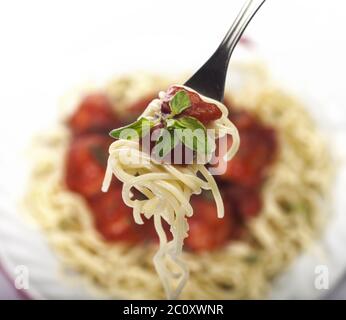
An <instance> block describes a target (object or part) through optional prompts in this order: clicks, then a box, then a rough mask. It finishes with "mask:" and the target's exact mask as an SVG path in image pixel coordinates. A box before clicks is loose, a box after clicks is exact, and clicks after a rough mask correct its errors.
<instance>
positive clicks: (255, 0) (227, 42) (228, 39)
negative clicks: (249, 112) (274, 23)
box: [185, 0, 265, 101]
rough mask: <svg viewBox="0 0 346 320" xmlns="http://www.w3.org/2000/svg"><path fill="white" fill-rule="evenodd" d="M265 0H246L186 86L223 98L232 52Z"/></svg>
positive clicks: (219, 99) (218, 98)
mask: <svg viewBox="0 0 346 320" xmlns="http://www.w3.org/2000/svg"><path fill="white" fill-rule="evenodd" d="M264 2H265V0H247V1H246V3H245V4H244V6H243V7H242V9H241V10H240V12H239V14H238V16H237V18H236V19H235V21H234V23H233V24H232V26H231V28H230V29H229V31H228V32H227V34H226V36H225V37H224V39H223V40H222V42H221V44H220V45H219V47H218V48H217V50H216V51H215V52H214V54H213V55H212V56H211V57H210V58H209V59H208V61H207V62H206V63H205V64H204V65H203V66H202V67H201V68H200V69H199V70H198V71H197V72H196V73H195V74H194V75H193V76H192V77H191V78H190V79H189V80H188V81H187V82H186V83H185V85H186V86H188V87H190V88H193V89H195V90H196V91H198V92H200V93H202V94H204V95H206V96H208V97H210V98H213V99H216V100H218V101H222V100H223V96H224V89H225V81H226V75H227V68H228V63H229V60H230V58H231V55H232V52H233V50H234V48H235V46H236V45H237V43H238V41H239V39H240V37H241V36H242V34H243V32H244V30H245V28H246V27H247V25H248V24H249V22H250V21H251V19H252V18H253V16H254V15H255V14H256V12H257V11H258V10H259V9H260V7H261V6H262V4H263V3H264ZM206 83H208V86H206V85H205V84H206Z"/></svg>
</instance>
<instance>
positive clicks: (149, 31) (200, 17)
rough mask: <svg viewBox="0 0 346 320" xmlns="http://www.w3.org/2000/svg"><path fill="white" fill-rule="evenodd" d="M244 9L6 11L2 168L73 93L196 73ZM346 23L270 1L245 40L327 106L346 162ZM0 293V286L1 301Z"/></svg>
mask: <svg viewBox="0 0 346 320" xmlns="http://www.w3.org/2000/svg"><path fill="white" fill-rule="evenodd" d="M243 2H244V1H242V0H239V1H238V0H223V1H221V0H213V1H211V0H205V1H203V0H199V1H197V0H190V1H186V0H185V1H182V0H175V1H168V0H157V1H154V0H146V1H143V0H142V1H141V0H138V1H135V0H127V1H115V0H113V1H103V0H93V1H87V0H84V1H76V0H75V1H71V0H70V1H62V0H60V1H37V0H31V1H16V0H14V1H13V0H12V1H1V2H0V110H1V112H2V113H1V116H0V126H1V127H0V133H1V135H3V136H6V137H8V139H1V140H0V141H1V143H2V144H5V145H1V148H0V163H2V164H3V165H7V166H8V169H9V170H14V168H11V164H10V163H8V161H6V159H7V156H8V153H10V152H11V146H12V144H13V141H14V140H15V141H16V142H17V143H18V144H22V145H23V146H25V145H26V144H27V143H28V141H29V139H30V135H26V132H32V131H33V130H36V131H39V130H41V129H43V128H45V127H47V126H49V123H50V121H52V119H54V116H55V114H56V101H57V99H58V97H59V96H60V95H61V94H63V93H64V92H65V91H66V90H68V89H69V88H71V87H73V86H74V85H77V84H79V83H81V82H86V81H88V80H91V81H93V80H95V79H99V78H103V77H104V76H107V75H109V76H110V75H112V74H116V73H119V72H128V71H131V70H141V69H145V70H151V71H154V72H181V71H186V70H196V69H197V68H198V67H199V66H200V65H201V64H202V63H203V62H204V61H205V60H206V59H207V58H208V56H209V55H210V54H211V53H212V52H213V50H214V49H215V48H216V46H217V45H218V43H219V42H220V40H221V39H222V37H223V35H224V34H225V33H226V31H227V29H228V28H229V26H230V25H231V23H232V21H233V19H234V17H235V15H236V13H237V11H238V10H239V8H240V6H241V4H242V3H243ZM345 21H346V2H345V1H342V0H330V1H326V0H267V2H266V3H265V5H264V6H263V8H262V9H261V11H260V14H259V15H258V16H257V17H256V18H255V19H254V20H253V22H252V23H251V24H250V26H249V28H248V30H247V31H246V35H247V36H248V37H250V38H251V39H252V40H253V41H254V42H255V43H256V44H257V50H258V54H259V56H261V57H262V59H264V60H266V61H267V62H268V64H269V65H270V67H271V68H272V70H273V71H274V74H275V76H276V78H277V79H278V81H280V82H282V83H283V84H285V85H286V86H287V87H289V88H290V90H292V91H295V92H296V93H298V94H301V95H304V96H307V97H312V98H313V99H314V100H316V101H318V103H319V104H321V105H328V108H324V109H323V111H322V117H324V118H325V119H326V121H325V123H326V126H329V127H332V128H333V130H334V132H335V137H336V139H337V145H338V146H339V149H340V150H341V153H342V152H343V155H344V156H345V150H346V148H345V135H344V133H343V130H344V128H346V118H345V116H344V115H345V112H342V110H345V103H344V101H346V84H345V79H344V75H345V74H346V64H345V61H344V60H345V57H346V44H345V31H346V22H345ZM237 54H239V52H238V51H236V52H235V55H237ZM43 104H44V105H46V106H47V107H46V108H45V109H44V110H43V109H42V108H41V106H42V105H43ZM327 129H328V128H327ZM329 129H330V128H329ZM342 150H344V151H342ZM0 178H1V177H0ZM0 223H1V222H0ZM0 245H1V244H0ZM3 287H4V286H3V284H2V280H1V278H0V297H1V290H3V289H2V288H3ZM6 294H9V293H6Z"/></svg>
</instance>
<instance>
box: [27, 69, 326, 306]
mask: <svg viewBox="0 0 346 320" xmlns="http://www.w3.org/2000/svg"><path fill="white" fill-rule="evenodd" d="M237 68H238V69H239V70H240V71H239V72H240V73H241V74H243V75H245V74H246V75H247V78H246V81H245V85H244V86H243V87H241V88H237V90H234V91H232V92H231V93H230V94H228V98H229V99H231V100H232V101H233V102H234V104H236V105H239V106H241V107H243V108H246V109H248V110H250V111H251V112H253V113H254V114H256V115H257V116H258V117H259V118H260V119H261V120H262V121H263V122H264V123H267V124H269V125H271V126H272V127H273V128H275V129H276V130H277V133H278V139H279V143H280V149H279V154H278V157H277V160H276V162H275V163H274V164H273V165H272V167H271V168H270V170H269V172H268V177H267V179H266V181H265V183H264V186H263V189H262V198H263V207H262V209H261V214H260V215H258V217H256V218H254V219H253V220H251V221H249V223H248V224H247V226H246V228H247V230H248V233H247V236H246V237H245V238H242V239H239V240H234V241H232V242H230V243H229V244H228V245H226V246H225V247H223V248H221V249H218V250H214V251H210V252H203V253H193V252H189V251H182V257H181V258H180V257H179V255H175V254H174V255H171V257H173V258H176V257H178V258H176V260H175V261H174V262H175V265H172V264H171V262H172V261H170V262H169V263H170V264H169V265H168V267H169V268H170V269H169V270H171V273H167V274H169V277H167V278H166V276H162V274H164V273H166V271H164V270H163V269H161V270H158V271H159V274H161V280H163V282H164V287H165V289H166V292H171V297H176V296H177V294H178V293H179V292H180V290H181V289H182V286H183V284H184V282H185V280H186V276H187V270H190V275H189V281H188V282H187V283H186V286H185V287H184V288H183V289H182V291H181V295H180V298H182V299H234V298H237V299H241V298H262V297H265V295H266V294H267V292H268V290H269V288H270V283H271V281H272V279H273V277H274V276H276V275H277V274H279V273H280V272H282V271H283V270H284V269H285V268H286V267H287V266H288V265H289V263H290V262H291V261H292V260H293V259H294V258H295V257H296V256H297V255H298V254H299V253H300V252H301V251H302V250H305V249H307V248H308V247H309V246H310V245H311V243H312V242H313V240H314V239H315V238H316V236H318V234H319V232H320V231H321V227H322V222H323V221H324V218H325V215H324V212H325V210H324V208H323V204H324V203H325V198H326V195H327V191H328V186H329V182H330V176H331V160H330V156H329V153H328V149H327V147H326V144H325V143H324V142H323V138H322V137H321V136H320V134H319V133H318V131H317V129H316V128H315V126H314V124H313V121H312V120H311V119H310V117H309V115H308V114H307V112H306V111H305V110H304V107H303V106H302V105H301V104H300V103H299V102H298V101H297V100H296V99H295V98H292V97H291V96H289V95H287V94H286V93H284V92H283V91H282V90H280V89H279V88H277V87H276V86H275V85H273V83H272V82H271V81H270V78H269V77H267V76H266V75H264V73H263V72H259V71H258V70H257V69H256V68H254V67H249V66H243V65H241V66H238V67H237ZM151 79H152V78H151V77H150V76H143V77H141V78H140V82H141V85H140V86H137V85H136V81H135V78H132V77H131V76H128V77H125V78H120V79H117V80H115V81H112V82H111V83H110V84H109V85H108V87H107V90H108V91H107V92H108V94H109V96H110V98H111V99H112V101H119V100H121V101H122V102H123V105H121V107H122V108H123V107H124V106H125V105H126V99H127V98H126V97H130V96H131V94H130V93H129V91H128V90H129V88H131V90H134V91H135V92H136V95H139V92H138V91H139V90H138V89H137V88H140V87H145V86H144V85H143V82H144V83H145V84H146V85H147V86H149V87H150V90H149V91H152V92H155V91H156V92H157V91H159V90H160V89H162V88H164V87H165V86H166V84H167V80H163V81H162V82H160V81H152V80H151ZM247 84H248V85H247ZM146 90H148V89H147V87H146ZM124 92H127V93H126V95H124ZM120 97H121V98H120ZM123 112H124V110H123ZM69 140H70V132H69V130H68V129H67V128H66V127H64V126H63V125H62V126H61V127H59V128H58V129H57V131H56V132H54V133H52V134H50V135H46V136H44V137H42V136H41V137H40V138H38V139H37V142H36V145H35V146H34V150H35V151H36V152H35V155H36V156H37V158H36V159H35V162H34V170H33V174H32V178H31V180H30V185H29V191H28V195H27V197H26V205H27V207H28V209H29V211H30V214H31V216H32V217H34V219H35V221H36V222H37V223H38V224H39V225H40V226H41V227H42V229H43V231H44V232H45V234H46V235H47V238H48V240H49V242H50V244H51V245H52V247H53V248H54V249H55V251H56V252H57V253H58V256H59V257H60V258H61V259H62V262H63V263H62V266H63V269H64V270H66V269H73V270H76V271H78V272H79V274H81V275H82V276H83V277H84V279H86V280H87V282H88V283H89V284H91V287H92V288H94V289H97V290H98V293H100V294H102V295H104V296H107V297H113V298H134V299H140V298H146V299H155V298H156V299H157V298H164V297H165V291H164V290H163V288H162V286H161V282H160V279H159V277H157V274H156V272H155V269H154V267H153V264H152V259H153V257H154V256H155V252H156V250H157V245H155V244H143V245H136V246H130V245H125V244H121V243H107V242H106V241H104V239H103V238H102V237H101V236H100V235H99V233H98V232H97V231H96V230H95V228H94V225H93V221H92V217H91V214H90V209H89V207H88V206H87V204H86V202H85V200H84V199H83V198H82V197H81V196H80V195H79V194H77V193H74V192H72V191H70V190H68V188H67V187H66V185H65V183H64V179H63V176H64V170H65V168H64V157H65V154H66V150H67V146H68V143H69ZM121 148H122V150H123V149H124V148H125V149H126V150H128V151H129V152H130V153H131V154H132V153H138V152H140V150H139V148H138V142H135V141H128V142H125V141H123V140H118V141H116V142H114V143H113V145H112V146H111V148H110V153H111V156H110V159H111V160H110V167H109V168H110V169H111V171H108V175H107V177H108V178H107V179H109V178H110V175H111V174H112V170H114V173H115V174H116V176H117V177H118V178H119V179H120V180H122V181H123V182H124V190H123V195H124V200H125V202H126V204H127V205H129V206H131V207H133V208H134V217H135V219H136V221H137V222H138V223H141V222H142V217H141V215H140V213H143V214H144V216H145V217H146V218H148V217H149V216H151V215H154V219H156V221H155V223H156V229H157V230H158V231H159V234H160V240H161V249H160V250H159V252H158V253H157V254H156V257H159V256H160V255H161V254H163V252H165V253H167V252H168V253H172V252H173V251H174V250H175V253H180V250H181V246H182V243H181V241H182V240H181V239H183V237H184V234H185V233H186V232H187V231H188V229H187V222H186V220H185V216H187V217H188V216H189V215H191V214H192V210H191V206H190V205H189V197H190V196H191V194H195V193H199V192H200V191H201V189H208V188H209V189H210V188H211V189H212V190H213V191H214V194H215V196H216V199H219V200H217V203H219V215H220V217H221V216H222V209H221V208H220V207H221V206H222V202H221V200H220V196H219V194H218V193H217V188H214V187H210V183H212V181H213V180H212V177H211V176H210V175H209V174H208V172H207V170H205V168H204V166H203V165H194V166H188V167H186V168H184V169H179V170H177V169H176V168H175V167H174V166H171V165H166V166H162V165H161V164H160V165H157V164H155V163H154V162H153V161H152V160H151V159H150V158H146V161H147V162H146V165H147V166H146V168H145V169H144V168H143V167H140V168H136V170H134V171H133V170H128V167H127V165H125V166H121V163H120V162H119V163H117V165H114V163H111V162H112V161H114V159H118V158H117V152H118V150H120V149H121ZM132 156H133V154H132V155H131V157H132ZM141 156H144V157H145V155H143V154H141ZM112 159H113V160H112ZM123 160H124V159H123ZM127 160H129V159H127ZM127 160H126V159H125V163H126V164H128V163H129V162H127ZM119 164H120V165H119ZM197 171H200V172H201V173H202V174H203V175H204V177H205V179H203V178H202V177H200V176H196V173H197ZM134 172H139V173H140V175H138V176H136V177H135V174H134ZM143 173H145V174H147V173H148V174H149V176H147V177H146V178H145V179H144V178H143ZM145 174H144V176H145ZM107 179H106V181H105V188H106V187H107ZM167 181H169V183H168V182H167ZM133 186H140V187H141V188H142V187H143V188H145V191H144V192H146V196H147V198H148V199H150V201H146V202H144V203H139V202H138V201H136V200H133V199H131V198H130V190H131V187H133ZM148 190H150V191H148ZM172 194H174V196H172ZM157 196H161V197H164V198H165V200H166V202H165V205H166V206H167V210H160V209H162V207H161V208H160V206H159V204H160V198H159V197H157ZM161 205H162V202H161ZM181 206H183V207H184V210H181ZM156 212H160V215H155V213H156ZM173 212H174V213H173ZM174 214H175V218H174ZM196 214H198V213H196ZM155 217H156V218H155ZM161 217H162V218H164V219H165V220H167V221H169V222H170V224H171V225H173V226H178V227H176V228H173V232H182V233H183V235H182V236H181V235H180V236H178V237H176V240H177V239H179V241H176V242H170V241H168V240H167V239H165V235H164V233H163V232H161V231H162V230H161V226H160V221H159V220H160V219H161ZM211 232H212V230H211ZM163 248H164V251H162V249H163ZM156 259H157V258H156ZM182 261H186V263H187V266H185V265H183V264H182ZM156 267H157V269H160V268H166V267H167V266H166V265H160V263H158V261H157V260H156ZM177 271H178V272H179V271H180V276H182V277H183V278H181V277H180V278H179V279H178V280H180V282H179V281H178V283H175V287H174V288H171V287H170V284H168V282H170V281H171V280H173V278H174V275H175V273H176V272H177ZM184 277H185V278H184ZM174 279H175V278H174Z"/></svg>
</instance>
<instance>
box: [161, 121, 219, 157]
mask: <svg viewBox="0 0 346 320" xmlns="http://www.w3.org/2000/svg"><path fill="white" fill-rule="evenodd" d="M166 125H167V128H168V129H169V130H174V131H175V133H176V135H177V137H178V139H179V140H180V141H181V142H182V143H183V144H184V145H185V146H186V147H188V148H190V149H192V150H194V151H197V152H199V153H204V154H210V153H211V152H212V151H213V150H214V144H213V142H212V140H211V139H210V138H209V137H208V135H207V130H206V128H205V126H204V125H203V124H202V123H201V122H200V121H198V120H197V119H196V118H193V117H182V118H178V119H167V120H166Z"/></svg>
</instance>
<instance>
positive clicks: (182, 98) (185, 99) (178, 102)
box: [169, 90, 191, 115]
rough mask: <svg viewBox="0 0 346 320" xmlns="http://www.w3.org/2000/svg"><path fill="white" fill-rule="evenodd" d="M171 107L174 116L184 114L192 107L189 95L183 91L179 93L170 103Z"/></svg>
mask: <svg viewBox="0 0 346 320" xmlns="http://www.w3.org/2000/svg"><path fill="white" fill-rule="evenodd" d="M169 106H170V108H171V111H172V113H173V114H174V115H177V114H179V113H181V112H183V111H184V110H185V109H187V108H189V107H190V106H191V101H190V98H189V95H188V94H187V93H186V92H185V91H183V90H180V91H178V92H177V93H176V94H175V95H174V96H173V98H172V100H171V101H170V102H169Z"/></svg>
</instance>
